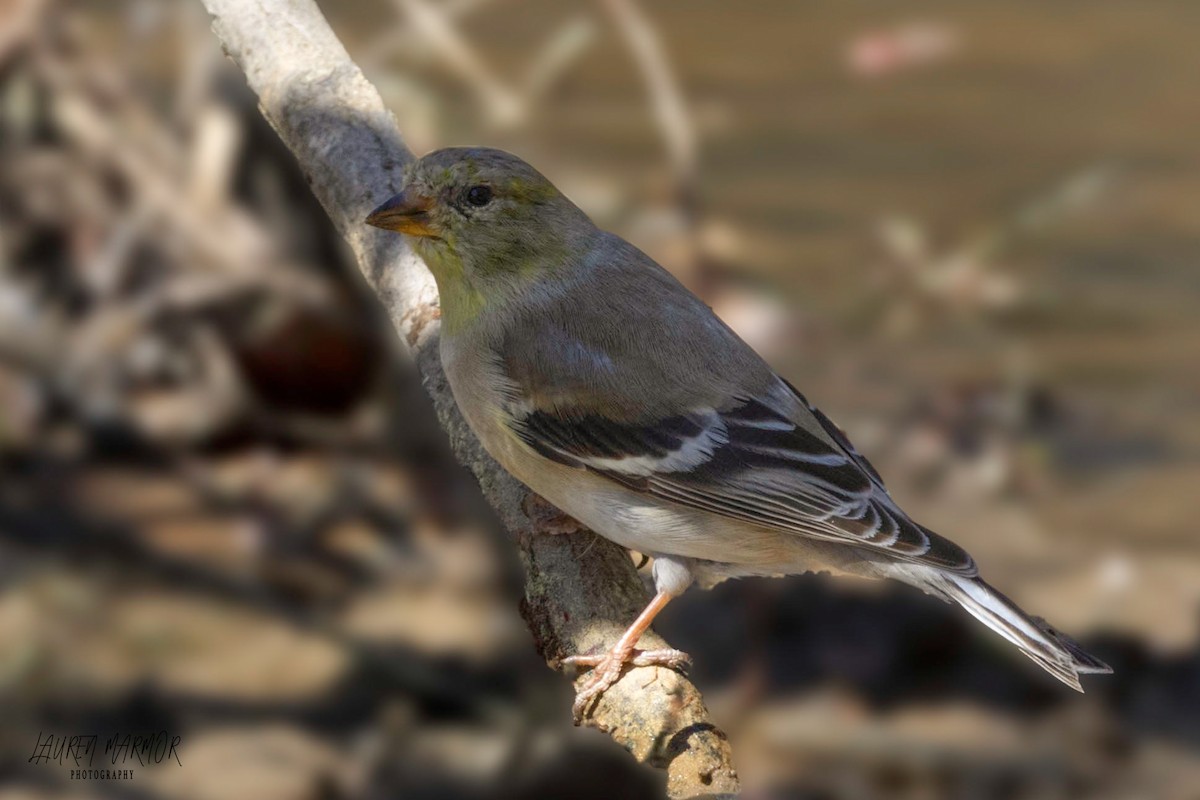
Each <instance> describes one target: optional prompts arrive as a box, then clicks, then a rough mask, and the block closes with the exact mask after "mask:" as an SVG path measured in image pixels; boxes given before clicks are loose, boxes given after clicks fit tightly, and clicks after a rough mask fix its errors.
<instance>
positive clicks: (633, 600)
mask: <svg viewBox="0 0 1200 800" xmlns="http://www.w3.org/2000/svg"><path fill="white" fill-rule="evenodd" d="M204 4H205V6H206V7H207V8H208V11H209V13H210V14H212V16H213V19H214V21H213V29H214V31H215V32H216V34H217V36H218V38H219V39H220V40H221V43H222V44H223V46H224V48H225V51H226V53H227V54H228V55H229V56H230V57H232V58H233V60H234V61H235V62H236V63H237V64H238V66H239V67H241V69H242V71H243V72H244V73H245V74H246V79H247V81H248V82H249V84H250V87H251V88H252V89H253V90H254V91H255V92H256V93H257V94H258V97H259V105H260V108H261V110H262V113H263V114H264V116H265V117H266V118H267V120H268V121H269V122H270V123H271V125H272V126H273V127H274V128H275V131H276V132H277V133H278V134H279V136H280V138H281V139H282V140H283V141H284V143H285V144H286V145H287V146H288V147H289V148H290V149H291V151H292V153H293V154H294V155H295V156H296V159H297V161H298V162H299V163H300V167H301V169H302V170H303V171H304V174H305V176H306V177H307V179H308V182H309V185H310V186H311V187H312V190H313V192H314V194H315V195H316V196H317V198H318V199H319V200H320V202H321V204H322V205H323V206H324V207H325V211H326V212H327V213H328V214H329V217H330V219H332V220H333V223H334V225H336V226H337V229H338V231H339V232H340V233H341V234H342V236H343V237H345V239H346V241H347V242H348V243H349V244H350V247H351V248H352V249H353V251H354V254H355V256H356V257H357V259H358V263H359V266H360V268H361V269H362V271H363V274H364V275H365V276H366V278H367V280H368V281H369V282H370V284H371V285H372V286H373V287H374V289H375V291H376V292H377V294H378V295H379V299H380V301H381V302H382V303H383V304H384V306H385V307H386V309H387V311H388V313H389V314H390V316H391V319H392V322H393V323H394V324H395V326H396V328H397V330H398V331H399V332H400V333H401V335H402V336H403V338H404V340H405V341H406V342H407V343H408V345H409V347H410V348H411V351H412V353H413V355H414V357H415V359H416V362H417V365H418V367H419V368H420V370H421V374H422V376H423V378H424V383H425V387H426V390H427V391H428V393H429V396H430V398H431V399H432V401H433V403H434V406H435V407H436V409H437V412H438V416H439V418H440V420H441V422H442V425H443V427H444V428H445V431H446V433H447V435H448V436H449V437H450V442H451V445H452V447H453V449H454V452H455V454H456V456H457V457H458V459H459V460H460V461H461V462H462V463H463V464H465V465H467V466H468V467H470V468H471V470H472V471H473V472H474V473H475V475H476V477H477V478H478V479H479V483H480V486H481V487H482V489H483V492H484V495H485V496H486V498H487V500H488V502H489V503H490V504H491V505H492V507H493V508H494V509H495V510H496V512H497V513H498V514H499V517H500V520H501V521H502V522H503V524H504V525H505V526H506V528H507V529H508V530H509V532H510V533H511V534H512V535H513V537H514V539H515V541H516V543H517V545H518V547H519V548H520V551H521V557H522V560H523V562H524V566H525V572H526V575H525V580H526V583H525V599H524V602H523V603H522V613H523V615H524V616H525V619H526V621H527V622H528V623H529V626H530V629H531V630H532V631H533V634H534V639H535V641H536V643H537V647H538V650H539V651H540V652H541V654H542V655H543V657H545V658H546V660H547V661H548V662H551V663H554V662H556V661H557V660H559V659H561V658H562V657H563V656H565V655H568V654H570V653H572V652H588V651H589V650H593V649H598V648H599V647H600V646H602V645H603V644H606V643H611V642H612V641H614V640H615V639H616V638H617V637H618V636H619V635H620V632H621V630H622V629H623V628H624V626H625V624H626V623H627V622H629V621H630V620H632V619H633V618H634V617H635V616H636V615H637V612H638V610H639V609H640V607H641V606H642V605H643V604H644V602H645V599H646V597H645V592H644V590H643V588H642V586H641V583H640V581H639V580H638V578H637V575H636V573H635V572H634V570H633V566H632V564H631V562H630V559H629V557H628V555H627V554H626V553H625V551H624V550H622V549H620V548H618V547H616V546H615V545H612V544H609V543H608V542H606V541H604V540H597V539H596V537H595V536H594V535H593V534H591V533H588V532H586V531H585V532H577V533H573V534H560V535H550V534H549V533H548V532H547V530H546V523H545V522H539V521H538V520H536V519H534V518H531V517H530V516H529V515H528V514H527V513H526V510H525V509H526V508H527V507H529V505H528V503H527V500H528V490H527V489H525V488H524V487H523V486H521V485H520V484H519V483H518V482H517V481H516V480H515V479H513V478H512V477H511V476H509V475H508V474H507V473H505V472H504V471H503V470H502V469H501V468H500V467H499V466H498V465H497V464H496V463H495V462H494V461H492V460H491V459H490V458H489V457H488V456H487V455H486V453H484V452H483V450H482V448H481V447H480V445H479V443H478V441H477V440H476V439H475V437H474V435H473V434H472V433H471V431H470V429H469V428H468V427H467V425H466V423H465V422H464V421H463V419H462V417H461V415H460V414H459V412H458V409H457V407H456V406H455V404H454V399H453V397H452V396H451V394H450V388H449V385H448V384H447V382H446V378H445V375H444V374H443V372H442V368H441V364H440V361H439V359H438V353H437V330H438V325H437V318H438V305H437V293H436V290H435V287H434V284H433V280H432V278H431V277H430V275H429V273H428V272H427V271H426V270H425V268H424V266H423V265H422V264H421V263H420V261H419V260H418V259H417V258H416V257H415V256H414V255H413V253H412V252H411V250H409V249H408V247H407V246H406V245H405V244H404V242H403V241H402V239H401V238H400V237H398V236H395V235H394V234H389V233H385V232H382V231H377V230H375V229H372V228H369V227H367V226H366V225H364V224H363V223H362V220H363V219H364V218H365V217H366V215H367V213H368V212H369V211H370V210H371V209H372V208H374V207H375V206H376V205H377V204H379V203H380V202H382V201H383V200H385V199H386V198H387V197H389V196H391V195H392V194H394V193H395V192H396V191H397V190H398V189H399V188H400V184H401V173H402V170H403V168H404V166H405V165H406V164H407V163H408V162H409V161H410V160H411V159H412V158H413V156H412V154H411V153H410V152H409V151H408V148H407V147H405V145H404V141H403V139H402V138H401V136H400V132H399V130H398V129H397V126H396V120H395V119H394V118H393V117H392V115H391V114H390V113H389V112H388V111H387V109H385V108H384V106H383V102H382V101H381V100H380V97H379V94H378V92H377V91H376V90H375V88H374V87H373V86H371V84H370V83H368V82H367V80H366V78H364V77H363V75H362V73H361V72H360V71H359V69H358V67H357V66H355V64H354V62H352V61H351V60H350V57H349V56H348V55H347V54H346V51H345V49H344V48H343V47H342V44H341V42H339V41H338V39H337V37H336V36H335V35H334V33H333V31H332V30H330V28H329V26H328V24H327V23H326V21H325V19H324V18H323V17H322V16H321V13H320V11H319V10H318V9H317V7H316V5H315V3H314V2H313V0H204ZM647 646H649V647H662V646H664V643H663V642H662V641H661V640H659V639H658V638H657V637H656V636H653V635H649V636H648V637H647ZM563 713H564V714H566V713H567V710H566V709H564V710H563ZM592 722H593V724H595V725H596V726H597V727H599V728H601V729H603V730H606V731H607V732H608V733H609V734H610V735H611V736H612V738H613V739H615V740H616V741H617V742H618V743H620V744H621V745H622V746H624V747H626V748H627V749H629V750H630V751H631V752H632V753H633V754H634V755H635V756H636V757H637V758H639V759H641V760H644V761H647V762H649V763H651V764H654V765H656V766H659V767H662V768H665V769H666V770H667V772H668V791H669V793H670V795H671V796H672V797H693V796H697V795H705V794H713V793H730V792H736V791H737V788H738V782H737V776H736V773H735V772H734V770H733V767H732V763H731V754H730V749H729V745H728V743H727V742H726V740H725V737H724V735H723V734H722V733H721V732H720V731H719V730H717V728H716V727H715V726H714V725H713V724H712V722H711V721H710V720H709V718H708V712H707V710H706V709H705V708H704V703H703V700H702V698H701V697H700V694H699V692H698V691H697V690H696V688H695V687H694V686H692V684H691V683H690V682H688V681H687V680H686V679H685V678H683V677H682V676H680V675H678V674H677V673H675V672H672V671H670V670H666V669H658V668H654V667H640V668H635V669H631V670H630V671H629V672H628V673H627V674H626V675H625V676H624V677H623V678H622V680H621V681H620V682H618V683H617V685H616V686H614V687H613V688H612V689H610V690H609V691H608V692H607V693H606V694H605V695H604V697H603V698H602V700H601V701H600V703H599V704H598V706H597V708H596V710H595V711H594V712H593V716H592Z"/></svg>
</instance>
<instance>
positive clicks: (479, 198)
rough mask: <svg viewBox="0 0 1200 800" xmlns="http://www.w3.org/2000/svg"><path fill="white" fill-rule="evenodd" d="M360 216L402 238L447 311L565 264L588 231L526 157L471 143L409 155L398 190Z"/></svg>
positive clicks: (579, 213) (584, 218)
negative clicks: (434, 283) (434, 284)
mask: <svg viewBox="0 0 1200 800" xmlns="http://www.w3.org/2000/svg"><path fill="white" fill-rule="evenodd" d="M367 223H368V224H370V225H374V226H375V227H377V228H385V229H387V230H391V231H397V232H399V233H403V234H405V235H406V236H408V237H409V241H410V243H411V244H412V246H413V249H414V250H416V252H417V254H418V255H420V256H421V258H422V259H424V261H425V263H426V265H427V266H428V267H429V269H430V270H431V271H432V272H433V274H434V277H435V278H437V282H438V289H439V291H440V292H441V294H442V306H443V312H444V313H450V314H454V313H457V312H462V311H465V310H466V309H461V308H454V307H453V306H455V305H456V304H459V303H461V302H465V301H469V302H470V304H471V305H472V307H474V306H478V305H479V304H481V303H485V302H487V301H489V300H491V299H494V298H496V297H498V296H501V295H503V294H506V291H505V290H506V289H511V288H513V287H515V286H517V285H518V284H520V283H521V282H522V281H523V280H525V279H528V278H530V277H536V276H537V275H538V274H540V273H544V272H545V271H546V270H552V269H556V268H564V267H566V266H569V264H570V262H571V259H570V258H569V256H570V254H571V252H573V251H574V250H576V249H577V246H578V244H579V243H580V242H581V241H582V238H583V237H586V236H588V235H590V234H591V233H592V232H594V231H595V228H594V227H593V226H592V224H591V221H590V220H588V218H587V216H586V215H584V213H583V212H582V211H580V210H579V208H578V207H577V206H575V204H574V203H572V202H571V201H570V200H568V199H567V198H566V197H565V196H564V195H563V194H562V193H561V192H559V191H558V189H556V188H555V187H554V184H552V183H550V181H548V180H547V179H546V178H545V177H544V176H543V175H542V174H541V173H540V172H538V171H537V170H535V169H534V168H533V167H531V166H529V164H526V163H525V162H524V161H522V160H521V159H519V158H517V157H516V156H514V155H511V154H509V153H505V152H503V151H501V150H492V149H489V148H473V147H471V148H468V147H450V148H446V149H444V150H436V151H434V152H432V153H429V154H428V155H426V156H424V157H423V158H420V159H418V160H417V161H414V162H413V163H412V164H411V165H410V166H409V168H408V170H407V172H406V177H405V182H404V189H403V191H401V192H400V193H399V194H397V195H396V196H395V197H392V198H391V199H389V200H388V201H387V202H385V203H384V204H383V205H381V206H379V208H377V209H375V210H374V211H373V212H371V215H370V216H369V217H367ZM476 310H477V309H476Z"/></svg>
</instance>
